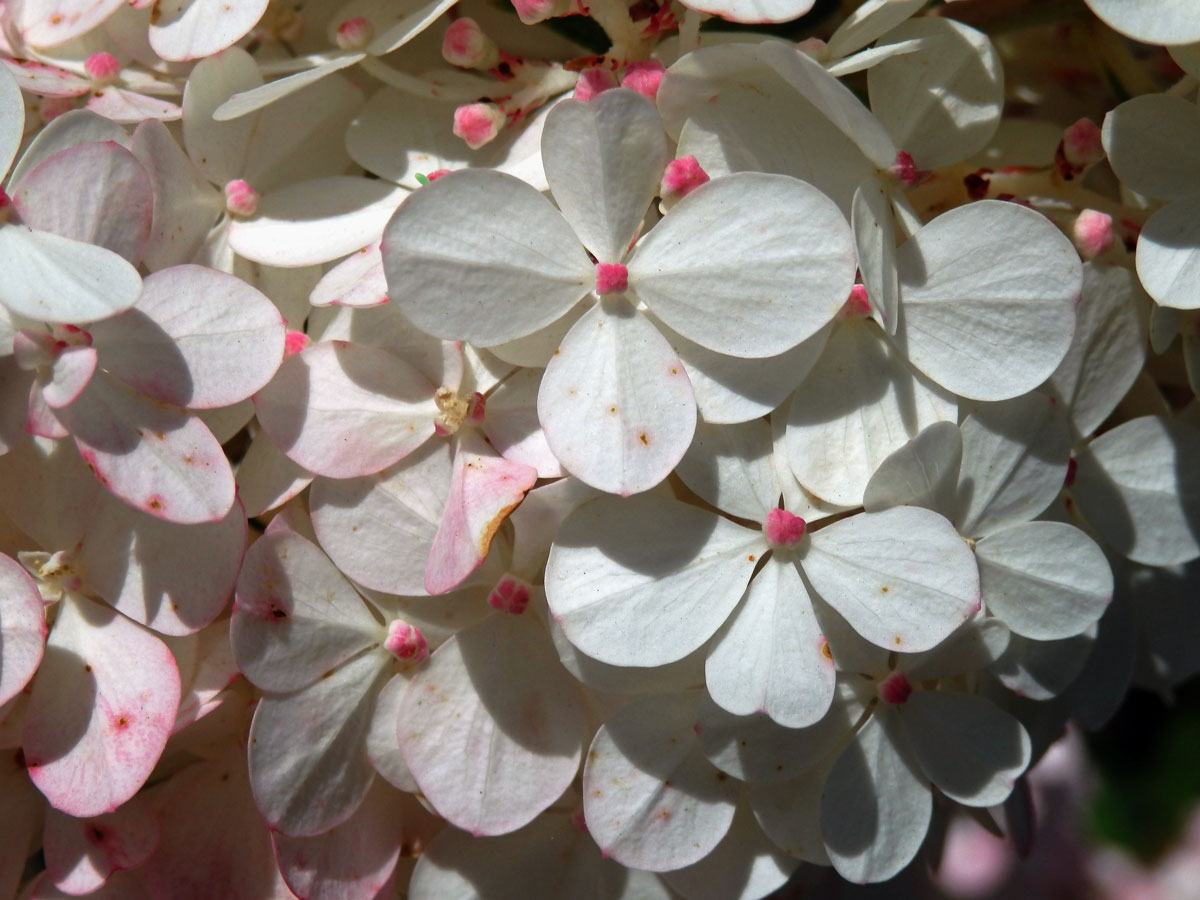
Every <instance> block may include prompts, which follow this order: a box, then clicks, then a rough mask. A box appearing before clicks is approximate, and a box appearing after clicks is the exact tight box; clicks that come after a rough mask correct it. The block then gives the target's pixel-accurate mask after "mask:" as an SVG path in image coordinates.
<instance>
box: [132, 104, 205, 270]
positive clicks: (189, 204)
mask: <svg viewBox="0 0 1200 900" xmlns="http://www.w3.org/2000/svg"><path fill="white" fill-rule="evenodd" d="M131 149H132V150H133V154H134V156H136V157H137V158H138V160H139V161H140V162H141V164H142V165H143V166H144V167H145V169H146V172H147V174H149V176H150V181H151V184H152V185H153V187H154V214H153V217H152V224H151V229H150V241H149V243H148V244H147V246H146V255H145V262H146V267H147V268H148V269H150V271H152V272H156V271H158V270H159V269H164V268H166V267H167V266H173V265H177V264H179V263H184V262H187V261H188V260H190V259H192V258H193V257H194V256H195V255H196V251H197V250H199V249H200V245H201V244H202V243H203V242H204V238H205V236H206V235H207V234H208V231H209V229H210V228H211V227H212V225H213V223H214V222H216V221H217V218H218V217H219V216H220V215H221V213H222V212H224V209H225V205H224V202H223V198H222V196H221V193H220V192H219V191H217V190H215V189H214V188H213V186H212V185H211V184H209V183H208V180H207V179H205V178H204V176H203V175H202V174H201V173H200V170H199V169H197V168H196V166H195V164H194V163H193V162H192V161H191V160H190V159H188V157H187V154H186V153H184V152H183V150H181V149H180V147H179V145H178V144H177V143H175V139H174V138H173V137H171V133H170V132H169V131H168V130H167V127H166V126H165V125H163V124H162V122H159V121H156V120H154V119H147V120H146V121H144V122H142V123H141V124H140V125H138V127H137V128H136V129H135V130H134V132H133V144H132V147H131Z"/></svg>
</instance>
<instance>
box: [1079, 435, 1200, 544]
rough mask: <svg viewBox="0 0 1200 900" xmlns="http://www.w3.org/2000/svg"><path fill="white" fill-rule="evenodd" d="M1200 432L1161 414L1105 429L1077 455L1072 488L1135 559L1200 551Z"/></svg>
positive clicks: (1109, 537) (1099, 526) (1107, 534)
mask: <svg viewBox="0 0 1200 900" xmlns="http://www.w3.org/2000/svg"><path fill="white" fill-rule="evenodd" d="M1198 458H1200V432H1198V431H1197V430H1196V429H1195V428H1192V427H1191V426H1190V425H1186V424H1184V423H1183V422H1182V421H1178V420H1173V419H1166V418H1163V417H1161V416H1143V417H1141V418H1138V419H1132V420H1130V421H1128V422H1125V423H1123V424H1121V425H1118V426H1117V427H1116V428H1114V429H1112V430H1111V431H1106V432H1105V433H1104V434H1102V435H1100V437H1098V438H1096V440H1094V441H1092V443H1091V444H1089V445H1088V446H1087V447H1086V448H1085V449H1083V450H1081V451H1079V453H1078V454H1077V455H1076V460H1077V461H1078V463H1079V468H1078V470H1077V471H1076V477H1075V485H1074V488H1073V490H1072V493H1073V494H1074V497H1075V499H1076V501H1077V502H1078V504H1079V509H1080V510H1081V511H1082V512H1083V514H1084V515H1085V516H1086V517H1087V519H1088V521H1089V522H1090V523H1091V524H1092V525H1094V526H1095V528H1096V530H1097V531H1099V532H1100V534H1101V536H1102V537H1103V538H1104V539H1105V540H1106V541H1108V542H1109V543H1110V544H1112V546H1113V547H1114V548H1115V549H1116V550H1117V551H1118V552H1119V553H1121V554H1122V555H1124V556H1127V557H1129V558H1130V559H1132V560H1133V561H1134V562H1140V563H1143V564H1145V565H1152V566H1162V565H1173V564H1175V563H1181V562H1187V561H1188V560H1189V559H1194V558H1196V557H1197V556H1200V537H1198V534H1200V525H1197V523H1196V519H1195V510H1196V509H1197V508H1198V507H1197V502H1200V483H1198V481H1197V477H1196V475H1195V467H1194V466H1193V465H1192V461H1193V460H1195V459H1198Z"/></svg>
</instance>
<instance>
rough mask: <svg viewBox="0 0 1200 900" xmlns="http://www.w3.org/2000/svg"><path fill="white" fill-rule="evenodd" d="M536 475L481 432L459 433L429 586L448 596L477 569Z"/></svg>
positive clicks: (431, 556)
mask: <svg viewBox="0 0 1200 900" xmlns="http://www.w3.org/2000/svg"><path fill="white" fill-rule="evenodd" d="M537 479H538V473H537V470H536V469H533V468H530V467H529V466H525V465H521V464H520V463H513V462H509V461H508V460H506V459H505V458H504V457H502V456H500V455H499V454H498V453H496V451H495V450H494V449H492V448H491V447H490V446H488V444H487V442H486V441H485V440H484V439H483V437H482V436H481V435H480V434H478V433H477V432H475V431H467V432H466V433H463V434H460V437H459V440H458V446H457V449H456V451H455V454H454V474H453V475H452V476H451V478H450V495H449V496H448V497H447V498H446V511H445V513H444V514H443V515H442V523H441V525H440V526H439V527H438V531H437V535H436V536H435V537H434V539H433V546H432V547H430V548H429V562H428V564H427V565H426V568H425V590H427V591H428V592H429V593H430V594H444V593H445V592H446V591H449V590H453V589H454V588H456V587H458V585H460V584H461V583H462V582H463V581H464V580H465V579H466V578H467V576H468V575H470V574H471V573H472V572H473V571H475V569H477V568H478V567H479V565H480V564H481V563H482V562H483V558H484V557H485V556H487V552H488V548H489V547H490V546H491V543H492V537H493V536H494V535H495V533H496V529H498V528H499V527H500V526H501V525H503V524H504V520H505V518H507V516H508V514H509V513H510V512H512V511H513V509H515V508H516V506H517V504H518V503H520V502H521V499H522V498H523V497H524V496H525V492H526V491H527V490H529V489H530V488H531V487H533V485H534V482H536V481H537Z"/></svg>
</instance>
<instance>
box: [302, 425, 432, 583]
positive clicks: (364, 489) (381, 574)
mask: <svg viewBox="0 0 1200 900" xmlns="http://www.w3.org/2000/svg"><path fill="white" fill-rule="evenodd" d="M452 471H453V467H452V458H451V451H450V445H449V443H448V442H445V441H430V442H428V443H427V444H426V445H425V446H424V447H421V448H420V449H419V450H417V451H416V452H415V453H413V454H411V455H410V456H408V457H406V458H405V459H403V460H401V461H400V462H399V463H397V464H396V465H394V466H392V467H390V468H388V469H385V470H383V471H382V472H379V473H378V474H376V475H372V476H370V477H367V478H353V479H341V480H336V481H335V480H333V479H328V478H319V479H317V480H316V482H315V483H314V484H313V488H312V491H311V492H310V496H309V504H310V507H311V509H312V519H313V528H314V529H315V530H316V532H317V537H318V538H319V539H320V541H321V547H322V548H323V549H324V550H325V552H326V553H328V554H329V556H330V558H331V559H332V560H333V561H334V563H336V565H337V567H338V568H339V569H341V570H342V571H343V572H345V573H346V574H347V575H349V576H350V577H351V578H353V579H354V580H355V581H357V582H358V583H359V584H362V585H365V586H366V587H369V588H373V589H374V590H378V591H387V592H388V593H390V594H402V595H405V596H421V595H423V594H424V593H425V575H424V573H425V565H426V563H427V562H428V559H429V548H430V547H432V546H433V539H434V536H435V535H436V534H437V530H438V527H439V526H440V525H441V521H442V513H443V512H444V510H445V508H446V497H447V496H448V495H449V492H450V478H451V474H452Z"/></svg>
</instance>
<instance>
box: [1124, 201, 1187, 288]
mask: <svg viewBox="0 0 1200 900" xmlns="http://www.w3.org/2000/svg"><path fill="white" fill-rule="evenodd" d="M1198 214H1200V195H1196V194H1192V195H1190V196H1187V197H1183V198H1181V199H1179V200H1176V201H1175V202H1173V203H1170V204H1168V205H1167V206H1165V207H1163V208H1162V209H1160V210H1159V211H1158V212H1156V213H1155V214H1154V215H1152V216H1151V217H1150V219H1149V220H1148V221H1147V222H1146V224H1145V226H1144V227H1143V228H1142V231H1141V234H1140V235H1139V236H1138V243H1137V273H1138V278H1140V279H1141V281H1142V286H1143V287H1144V288H1145V289H1146V292H1147V293H1148V294H1149V295H1150V296H1151V297H1153V298H1154V299H1155V301H1156V302H1158V303H1159V304H1161V305H1162V306H1169V307H1171V308H1172V309H1200V291H1197V290H1196V279H1197V277H1200V250H1198V249H1197V248H1198V247H1200V228H1198V227H1197V225H1196V216H1197V215H1198Z"/></svg>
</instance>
